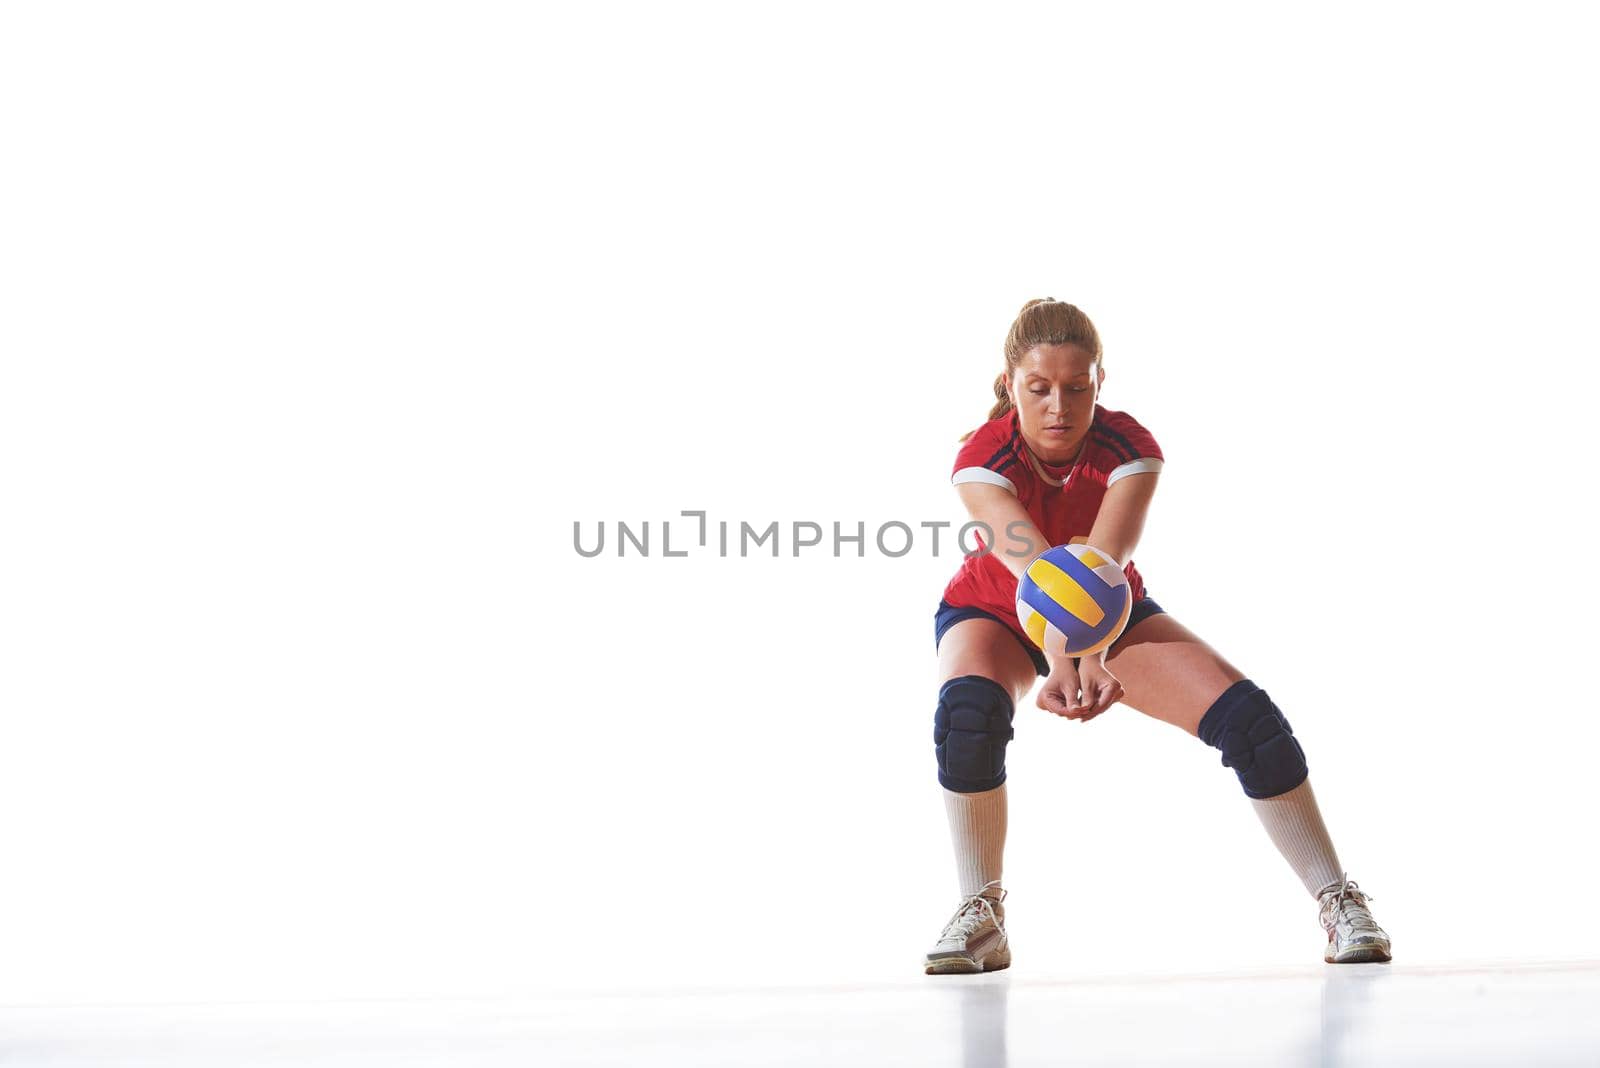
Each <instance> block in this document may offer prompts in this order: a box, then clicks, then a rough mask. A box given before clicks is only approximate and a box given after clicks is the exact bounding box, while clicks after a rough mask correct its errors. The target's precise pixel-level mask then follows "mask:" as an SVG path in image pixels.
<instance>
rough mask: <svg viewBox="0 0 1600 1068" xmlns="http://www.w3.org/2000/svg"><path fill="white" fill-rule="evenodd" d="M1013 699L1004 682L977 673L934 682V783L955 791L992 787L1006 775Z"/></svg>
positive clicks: (975, 791)
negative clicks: (936, 694) (936, 771)
mask: <svg viewBox="0 0 1600 1068" xmlns="http://www.w3.org/2000/svg"><path fill="white" fill-rule="evenodd" d="M1015 712H1016V705H1015V703H1014V702H1013V701H1012V700H1011V694H1009V693H1008V692H1006V688H1005V687H1004V686H1001V685H1000V684H999V683H998V682H995V681H994V680H993V679H986V678H984V677H983V676H982V675H962V676H959V677H958V678H954V679H951V680H950V681H949V682H946V683H945V684H944V685H943V686H941V687H939V707H938V709H937V710H936V711H935V712H934V714H933V749H934V752H935V753H936V754H937V755H938V757H939V784H940V785H941V786H943V787H944V788H945V789H947V790H954V791H956V792H957V793H963V794H975V793H978V792H979V791H981V790H993V789H994V788H995V787H997V786H999V785H1000V784H1001V783H1003V782H1005V781H1006V743H1007V742H1009V741H1010V740H1011V738H1012V735H1013V734H1014V733H1015V732H1014V731H1013V730H1012V729H1011V718H1012V716H1013V714H1014V713H1015Z"/></svg>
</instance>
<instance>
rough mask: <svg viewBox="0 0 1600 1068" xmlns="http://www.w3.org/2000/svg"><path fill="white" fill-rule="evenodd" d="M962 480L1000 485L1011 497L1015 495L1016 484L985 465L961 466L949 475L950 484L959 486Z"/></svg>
mask: <svg viewBox="0 0 1600 1068" xmlns="http://www.w3.org/2000/svg"><path fill="white" fill-rule="evenodd" d="M963 482H987V483H988V484H989V485H991V486H1000V487H1001V488H1003V489H1005V490H1008V491H1009V492H1010V493H1011V495H1012V496H1013V497H1015V496H1016V495H1017V484H1016V483H1015V482H1013V481H1011V480H1010V479H1009V478H1007V477H1006V476H1005V475H1002V474H999V473H997V472H995V471H991V470H989V469H988V468H987V467H963V468H962V469H961V470H959V471H957V472H956V473H955V474H953V475H951V476H950V484H951V485H952V486H959V485H961V483H963Z"/></svg>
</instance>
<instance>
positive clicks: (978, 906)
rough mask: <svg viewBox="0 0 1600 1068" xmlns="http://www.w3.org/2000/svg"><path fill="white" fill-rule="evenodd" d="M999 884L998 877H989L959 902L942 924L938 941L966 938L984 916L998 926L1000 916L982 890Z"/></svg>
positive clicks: (976, 927)
mask: <svg viewBox="0 0 1600 1068" xmlns="http://www.w3.org/2000/svg"><path fill="white" fill-rule="evenodd" d="M999 885H1000V880H999V879H991V880H989V881H988V882H986V883H984V884H983V886H982V887H981V888H980V890H979V892H978V893H976V894H973V895H972V896H971V897H969V898H967V899H966V900H965V901H963V902H961V907H960V908H958V909H956V911H955V915H953V916H951V917H950V920H949V922H948V923H946V924H945V925H944V933H943V934H941V935H940V936H939V941H941V942H943V941H945V940H946V939H949V938H955V937H960V938H963V939H964V938H966V937H967V936H968V935H970V934H971V933H972V932H973V931H975V930H977V929H978V925H979V924H980V923H982V922H983V921H984V918H985V917H987V918H989V919H990V920H993V921H994V925H995V926H996V927H999V926H1000V917H998V916H996V915H995V912H994V905H993V904H992V903H991V902H990V901H989V899H988V898H986V897H984V896H983V893H982V891H983V890H987V889H989V888H990V887H991V886H994V887H998V886H999Z"/></svg>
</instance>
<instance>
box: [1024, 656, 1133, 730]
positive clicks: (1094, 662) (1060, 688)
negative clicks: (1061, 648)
mask: <svg viewBox="0 0 1600 1068" xmlns="http://www.w3.org/2000/svg"><path fill="white" fill-rule="evenodd" d="M1080 692H1081V696H1080ZM1120 700H1122V683H1120V682H1118V681H1117V677H1116V676H1115V675H1113V674H1111V672H1110V671H1109V670H1108V669H1107V668H1106V666H1105V663H1104V662H1102V661H1101V659H1100V657H1098V656H1088V657H1084V658H1083V659H1082V660H1080V661H1079V662H1078V665H1077V666H1076V667H1074V666H1073V663H1072V659H1071V658H1070V657H1065V656H1064V657H1059V658H1054V659H1053V661H1052V663H1051V666H1050V675H1049V677H1048V678H1046V679H1045V680H1044V685H1043V686H1041V687H1039V697H1038V701H1037V704H1038V706H1039V707H1040V708H1042V709H1044V710H1045V711H1046V712H1054V713H1055V714H1056V715H1058V716H1065V717H1066V718H1067V719H1076V720H1091V719H1093V718H1094V717H1096V716H1098V715H1099V714H1100V713H1102V712H1104V711H1105V710H1106V709H1108V708H1110V707H1111V706H1112V705H1114V704H1116V703H1117V702H1118V701H1120Z"/></svg>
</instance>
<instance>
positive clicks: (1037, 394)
mask: <svg viewBox="0 0 1600 1068" xmlns="http://www.w3.org/2000/svg"><path fill="white" fill-rule="evenodd" d="M1028 392H1029V393H1032V394H1033V395H1034V396H1035V397H1042V396H1044V395H1045V394H1046V393H1049V392H1050V391H1049V390H1048V389H1030V390H1028Z"/></svg>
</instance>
